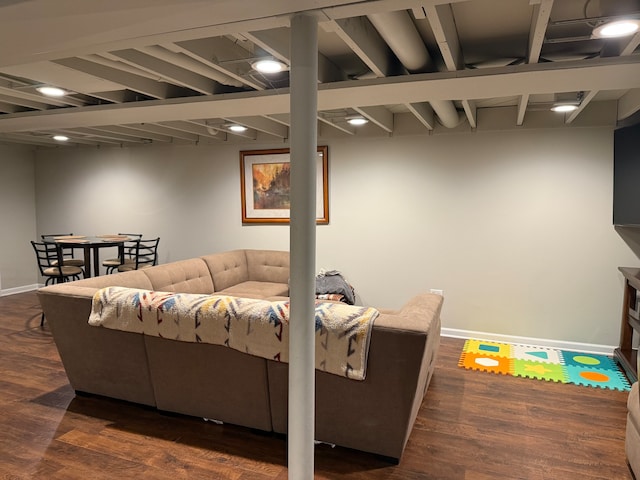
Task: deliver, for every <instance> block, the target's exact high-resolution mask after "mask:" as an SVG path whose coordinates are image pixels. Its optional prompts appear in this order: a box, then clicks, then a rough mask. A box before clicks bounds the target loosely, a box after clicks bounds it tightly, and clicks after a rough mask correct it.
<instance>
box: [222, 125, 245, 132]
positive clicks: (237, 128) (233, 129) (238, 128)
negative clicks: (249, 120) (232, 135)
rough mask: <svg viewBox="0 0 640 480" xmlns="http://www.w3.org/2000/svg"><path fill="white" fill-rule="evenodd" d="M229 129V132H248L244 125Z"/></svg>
mask: <svg viewBox="0 0 640 480" xmlns="http://www.w3.org/2000/svg"><path fill="white" fill-rule="evenodd" d="M227 128H228V129H229V130H231V131H232V132H246V131H247V127H245V126H244V125H236V124H234V125H228V126H227Z"/></svg>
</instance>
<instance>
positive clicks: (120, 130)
mask: <svg viewBox="0 0 640 480" xmlns="http://www.w3.org/2000/svg"><path fill="white" fill-rule="evenodd" d="M100 130H103V131H105V132H110V133H115V134H118V135H122V136H124V137H125V138H129V137H133V138H138V139H140V138H141V139H148V140H153V141H154V142H163V143H169V142H171V137H170V136H169V135H160V134H158V133H154V132H148V131H144V130H141V129H138V128H131V127H127V126H119V125H109V126H104V125H103V126H101V127H100Z"/></svg>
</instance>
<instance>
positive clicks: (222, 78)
mask: <svg viewBox="0 0 640 480" xmlns="http://www.w3.org/2000/svg"><path fill="white" fill-rule="evenodd" d="M171 46H172V47H174V48H175V49H179V47H176V46H175V44H171ZM138 50H139V51H141V52H143V53H146V54H147V55H151V56H153V57H156V58H158V59H160V60H163V61H165V62H168V63H170V64H172V65H176V66H177V67H180V68H182V69H184V70H186V71H189V72H193V73H194V74H197V75H201V76H202V77H205V78H209V79H210V80H214V81H216V82H219V83H221V84H223V85H230V86H233V87H242V86H244V84H243V83H242V82H240V81H238V80H236V79H235V78H232V77H231V76H229V75H227V74H225V73H222V72H221V71H220V70H218V69H215V68H213V67H210V66H209V65H205V64H204V63H202V62H200V61H198V60H196V59H195V58H193V57H191V56H188V55H186V54H184V53H182V52H181V53H176V52H173V51H171V50H169V49H167V48H165V47H163V46H158V45H152V46H150V47H142V48H140V49H138Z"/></svg>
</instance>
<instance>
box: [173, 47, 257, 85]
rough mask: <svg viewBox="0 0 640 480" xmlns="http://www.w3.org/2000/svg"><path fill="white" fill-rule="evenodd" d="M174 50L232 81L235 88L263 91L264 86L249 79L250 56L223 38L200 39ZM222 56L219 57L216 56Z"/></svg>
mask: <svg viewBox="0 0 640 480" xmlns="http://www.w3.org/2000/svg"><path fill="white" fill-rule="evenodd" d="M175 47H176V49H178V50H179V51H180V52H182V53H184V54H185V55H189V56H190V57H192V58H194V59H195V60H197V61H199V62H201V63H203V64H204V65H207V66H209V67H211V68H214V69H216V70H218V71H219V72H221V73H223V74H224V75H225V76H228V77H230V78H232V79H234V80H235V81H236V82H237V83H236V84H235V85H236V86H241V85H245V86H247V87H251V88H253V89H255V90H264V85H263V84H262V83H261V82H259V81H257V80H255V79H254V78H251V77H250V74H251V73H252V71H251V66H250V62H251V60H252V58H253V57H252V55H251V53H250V52H248V51H247V50H245V49H244V48H242V47H241V46H240V45H238V44H236V43H234V42H233V41H231V40H229V39H228V38H225V37H216V38H202V39H198V40H190V41H186V42H179V43H176V44H175ZM216 54H217V55H224V56H223V57H219V56H217V55H216Z"/></svg>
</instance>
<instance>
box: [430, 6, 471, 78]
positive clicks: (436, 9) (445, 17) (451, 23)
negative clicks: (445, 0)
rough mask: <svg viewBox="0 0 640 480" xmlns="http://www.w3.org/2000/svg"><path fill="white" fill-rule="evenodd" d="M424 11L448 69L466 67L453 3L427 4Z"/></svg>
mask: <svg viewBox="0 0 640 480" xmlns="http://www.w3.org/2000/svg"><path fill="white" fill-rule="evenodd" d="M424 11H425V13H426V16H427V19H428V21H429V24H430V25H431V29H432V30H433V35H434V37H435V39H436V42H437V44H438V47H439V48H440V52H441V53H442V58H443V60H444V63H445V65H446V66H447V70H449V71H450V72H453V71H456V70H462V69H464V63H463V60H462V58H463V57H462V50H461V48H460V40H459V38H458V30H457V29H456V22H455V20H454V18H453V11H452V10H451V5H426V6H425V7H424Z"/></svg>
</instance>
